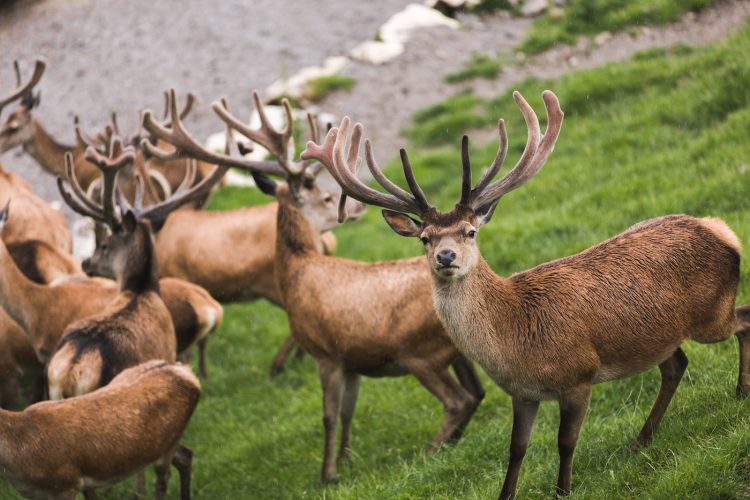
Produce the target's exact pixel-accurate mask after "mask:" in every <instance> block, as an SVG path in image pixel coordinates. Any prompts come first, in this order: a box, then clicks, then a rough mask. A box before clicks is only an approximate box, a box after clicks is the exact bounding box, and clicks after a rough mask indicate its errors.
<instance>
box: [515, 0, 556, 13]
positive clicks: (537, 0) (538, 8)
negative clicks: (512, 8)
mask: <svg viewBox="0 0 750 500" xmlns="http://www.w3.org/2000/svg"><path fill="white" fill-rule="evenodd" d="M548 7H549V3H548V2H547V0H528V1H526V2H524V4H523V7H521V14H522V15H524V16H525V17H534V16H538V15H539V14H541V13H542V12H544V11H545V10H547V8H548Z"/></svg>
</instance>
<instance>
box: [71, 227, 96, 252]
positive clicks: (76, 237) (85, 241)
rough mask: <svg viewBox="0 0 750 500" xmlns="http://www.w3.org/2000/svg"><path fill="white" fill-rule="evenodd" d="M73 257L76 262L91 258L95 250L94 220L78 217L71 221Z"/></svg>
mask: <svg viewBox="0 0 750 500" xmlns="http://www.w3.org/2000/svg"><path fill="white" fill-rule="evenodd" d="M72 232H73V257H75V258H76V259H77V260H78V262H82V261H83V260H84V259H87V258H89V257H91V256H92V255H93V254H94V250H95V249H96V236H95V235H94V220H93V219H89V218H88V217H79V218H77V219H75V220H74V221H73V231H72Z"/></svg>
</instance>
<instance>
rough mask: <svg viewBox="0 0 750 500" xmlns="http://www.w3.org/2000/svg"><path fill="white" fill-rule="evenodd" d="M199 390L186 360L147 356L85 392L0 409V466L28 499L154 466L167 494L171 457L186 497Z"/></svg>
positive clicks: (88, 491)
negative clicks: (188, 440) (188, 431)
mask: <svg viewBox="0 0 750 500" xmlns="http://www.w3.org/2000/svg"><path fill="white" fill-rule="evenodd" d="M200 392H201V387H200V383H199V382H198V379H197V378H195V375H193V374H192V372H191V371H190V368H188V367H187V366H184V365H180V364H174V363H166V362H164V361H150V362H148V363H144V364H141V365H138V366H136V367H133V368H129V369H127V370H124V371H123V372H121V373H120V374H119V375H117V376H116V377H115V378H114V379H113V380H112V382H111V383H110V384H109V385H107V386H105V387H102V388H100V389H97V390H96V391H94V392H91V393H89V394H85V395H83V396H78V397H75V398H71V399H67V400H64V401H45V402H42V403H37V404H35V405H33V406H30V407H29V408H27V409H26V410H25V411H23V412H18V413H13V412H8V411H5V410H0V450H2V452H1V453H0V466H1V467H2V470H3V473H4V474H5V476H6V477H7V478H8V480H9V481H10V483H11V484H12V485H13V486H14V487H15V488H16V489H17V490H18V492H19V493H21V494H22V495H23V496H25V497H29V498H58V499H70V500H73V499H75V498H76V496H77V494H78V492H79V491H83V493H84V495H85V496H86V498H96V497H95V495H94V491H93V489H94V488H100V487H106V486H110V485H112V484H114V483H116V482H118V481H121V480H123V479H125V478H126V477H128V476H131V475H133V474H135V473H138V472H140V471H142V470H143V469H144V468H145V467H146V466H148V465H151V464H154V465H155V469H156V498H157V499H162V498H164V496H165V494H166V490H167V482H168V480H169V466H170V463H173V464H174V465H175V466H176V467H177V470H178V472H179V474H180V492H181V498H182V499H183V500H187V499H189V498H190V476H191V454H190V452H189V451H188V450H187V449H186V448H184V447H181V446H180V445H179V442H180V439H181V438H182V434H183V432H184V431H185V428H186V427H187V424H188V422H189V421H190V417H191V416H192V414H193V411H194V410H195V407H196V406H197V404H198V399H199V397H200ZM40 437H43V438H40Z"/></svg>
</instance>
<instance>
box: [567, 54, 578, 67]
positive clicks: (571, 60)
mask: <svg viewBox="0 0 750 500" xmlns="http://www.w3.org/2000/svg"><path fill="white" fill-rule="evenodd" d="M568 64H570V65H571V67H573V68H575V67H576V66H578V58H577V57H576V56H571V57H569V58H568Z"/></svg>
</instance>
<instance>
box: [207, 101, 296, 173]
mask: <svg viewBox="0 0 750 500" xmlns="http://www.w3.org/2000/svg"><path fill="white" fill-rule="evenodd" d="M253 100H254V101H255V108H256V109H257V110H258V116H259V117H260V128H259V129H257V130H253V129H251V128H250V127H248V126H247V125H246V124H244V123H242V122H241V121H240V120H238V119H237V118H236V117H235V116H234V115H232V114H231V113H230V112H229V110H228V109H226V108H225V107H223V106H222V105H221V103H220V102H214V103H213V106H212V107H213V109H214V112H216V114H217V115H218V116H219V118H220V119H221V120H222V121H223V122H224V123H226V124H227V125H229V126H230V127H232V128H233V129H234V130H236V131H238V132H239V133H240V134H242V135H244V136H245V137H247V138H248V139H250V140H251V141H253V142H256V143H258V144H260V145H261V146H263V147H264V148H266V149H267V150H268V151H270V152H271V154H272V155H273V156H274V157H275V158H276V161H277V162H278V164H279V165H280V166H281V168H282V169H283V170H284V171H285V174H284V175H283V176H284V177H286V176H287V175H299V174H300V173H301V172H302V170H303V169H304V165H297V164H296V163H295V162H294V161H293V159H292V156H293V155H294V141H293V138H292V131H293V120H294V118H293V116H292V107H291V105H290V104H289V101H288V100H287V99H284V100H283V101H282V105H283V106H284V112H285V114H286V124H285V126H284V130H282V131H281V132H279V131H278V130H276V129H275V128H274V127H273V125H271V122H270V120H269V119H268V116H267V115H266V111H265V107H264V106H263V103H262V102H261V101H260V96H259V95H258V92H257V91H255V90H254V91H253Z"/></svg>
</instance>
